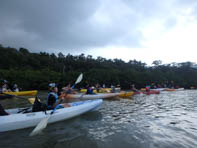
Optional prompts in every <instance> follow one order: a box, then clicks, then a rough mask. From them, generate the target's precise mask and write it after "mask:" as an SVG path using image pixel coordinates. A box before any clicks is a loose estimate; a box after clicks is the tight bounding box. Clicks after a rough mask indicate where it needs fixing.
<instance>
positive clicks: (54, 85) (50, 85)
mask: <svg viewBox="0 0 197 148" xmlns="http://www.w3.org/2000/svg"><path fill="white" fill-rule="evenodd" d="M49 87H57V85H56V84H55V83H50V84H49Z"/></svg>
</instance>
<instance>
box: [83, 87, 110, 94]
mask: <svg viewBox="0 0 197 148" xmlns="http://www.w3.org/2000/svg"><path fill="white" fill-rule="evenodd" d="M110 91H111V88H101V89H99V92H97V90H96V89H94V90H93V92H94V93H106V92H110ZM80 92H81V93H86V92H87V89H81V90H80Z"/></svg>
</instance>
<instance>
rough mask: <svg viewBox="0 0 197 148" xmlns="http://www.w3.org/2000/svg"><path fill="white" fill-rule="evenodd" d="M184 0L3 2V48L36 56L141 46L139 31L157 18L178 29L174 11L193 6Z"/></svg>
mask: <svg viewBox="0 0 197 148" xmlns="http://www.w3.org/2000/svg"><path fill="white" fill-rule="evenodd" d="M181 1H182V2H181V3H180V2H179V1H175V2H174V3H172V1H171V3H170V1H165V2H163V1H162V2H161V1H158V0H149V1H147V0H109V1H105V0H97V1H95V0H94V1H93V0H83V1H80V0H72V1H65V0H58V1H49V0H42V1H35V0H28V1H27V0H19V1H16V0H14V1H11V0H4V1H3V0H2V1H0V20H1V22H0V44H3V45H9V46H13V47H17V48H18V47H26V48H28V49H32V50H33V51H36V52H38V51H40V50H44V51H49V52H54V51H58V50H60V51H66V52H72V50H86V49H93V48H97V47H100V48H101V47H104V46H107V45H123V46H128V47H139V46H140V40H141V39H143V34H142V33H141V31H140V27H141V26H143V25H146V24H147V23H149V22H151V21H152V20H154V19H165V20H166V23H165V26H166V28H169V27H174V26H175V25H176V18H174V17H171V16H168V15H169V13H170V12H171V11H173V10H172V8H173V7H174V6H176V7H178V6H179V5H180V6H184V5H182V4H183V3H185V4H188V7H189V6H191V3H187V1H186V0H181ZM191 1H192V4H193V3H194V2H195V1H193V0H191ZM191 1H190V2H191ZM178 2H179V3H178Z"/></svg>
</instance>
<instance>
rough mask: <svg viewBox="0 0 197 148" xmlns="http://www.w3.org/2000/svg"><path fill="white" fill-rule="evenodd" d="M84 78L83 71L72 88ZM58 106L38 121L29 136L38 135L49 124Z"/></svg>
mask: <svg viewBox="0 0 197 148" xmlns="http://www.w3.org/2000/svg"><path fill="white" fill-rule="evenodd" d="M82 78H83V74H82V73H81V74H80V75H79V76H78V78H77V80H76V82H75V84H74V85H73V86H72V88H74V86H75V85H76V84H78V83H79V82H81V80H82ZM58 107H59V105H57V106H56V107H55V108H54V109H53V110H52V111H51V113H50V114H49V115H48V116H47V117H45V118H44V119H42V120H41V121H40V122H39V123H38V125H37V126H36V127H35V128H34V130H33V131H32V132H31V133H30V135H29V136H34V135H37V134H39V133H40V132H41V131H42V130H43V129H45V128H46V126H47V123H48V120H49V119H50V117H51V115H52V114H53V113H54V112H55V110H56V109H57V108H58Z"/></svg>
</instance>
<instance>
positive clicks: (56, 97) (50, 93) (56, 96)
mask: <svg viewBox="0 0 197 148" xmlns="http://www.w3.org/2000/svg"><path fill="white" fill-rule="evenodd" d="M50 95H53V96H54V97H55V99H56V102H57V101H58V95H57V94H56V93H54V92H49V93H48V96H47V108H48V109H50V108H52V106H51V105H48V101H49V96H50Z"/></svg>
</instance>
